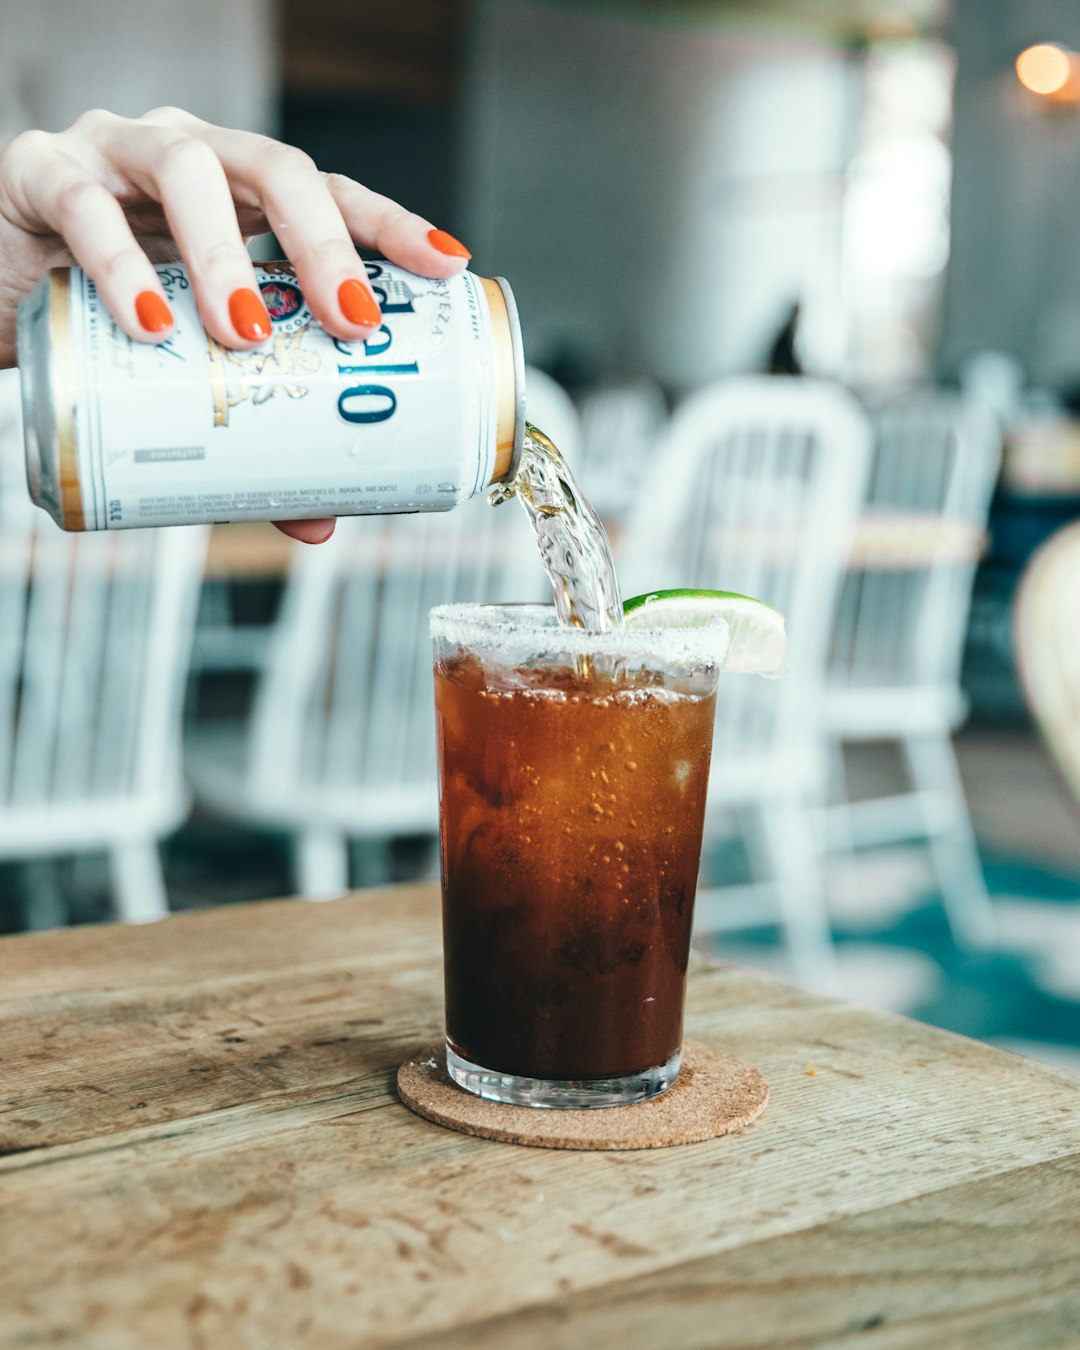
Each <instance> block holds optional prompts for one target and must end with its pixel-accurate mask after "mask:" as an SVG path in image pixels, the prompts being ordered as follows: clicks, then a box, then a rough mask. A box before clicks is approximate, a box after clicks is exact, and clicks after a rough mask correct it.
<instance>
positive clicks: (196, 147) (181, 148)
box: [157, 136, 221, 178]
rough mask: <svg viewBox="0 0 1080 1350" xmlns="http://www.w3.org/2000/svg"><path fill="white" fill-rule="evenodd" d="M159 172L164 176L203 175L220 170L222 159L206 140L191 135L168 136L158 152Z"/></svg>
mask: <svg viewBox="0 0 1080 1350" xmlns="http://www.w3.org/2000/svg"><path fill="white" fill-rule="evenodd" d="M157 162H158V173H159V176H160V177H162V178H165V177H168V176H170V175H172V174H179V175H182V176H184V177H187V176H188V175H191V176H197V177H201V176H203V175H204V174H207V173H213V172H214V171H215V170H220V167H221V166H220V161H219V160H218V157H217V155H215V154H214V152H213V150H211V149H210V147H209V146H208V145H207V144H206V142H205V141H197V140H195V139H194V138H193V137H191V136H166V137H164V138H163V139H162V142H161V145H160V146H159V147H158V152H157Z"/></svg>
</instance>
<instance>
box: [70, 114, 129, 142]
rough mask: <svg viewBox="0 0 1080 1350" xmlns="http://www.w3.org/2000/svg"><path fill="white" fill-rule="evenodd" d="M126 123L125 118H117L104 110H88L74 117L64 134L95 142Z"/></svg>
mask: <svg viewBox="0 0 1080 1350" xmlns="http://www.w3.org/2000/svg"><path fill="white" fill-rule="evenodd" d="M126 121H127V118H126V117H118V116H117V114H116V113H111V112H109V111H108V109H106V108H90V109H88V110H87V111H86V112H84V113H80V114H79V116H78V117H76V119H75V121H74V122H72V124H71V126H70V127H69V128H68V130H67V132H66V133H65V134H66V135H68V136H75V137H78V138H80V139H81V140H87V141H97V140H100V139H102V138H103V137H105V136H107V135H108V134H109V133H110V132H112V131H114V130H115V129H116V127H118V126H119V125H120V124H121V123H123V122H126Z"/></svg>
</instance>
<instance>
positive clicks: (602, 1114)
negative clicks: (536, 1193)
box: [397, 1041, 769, 1149]
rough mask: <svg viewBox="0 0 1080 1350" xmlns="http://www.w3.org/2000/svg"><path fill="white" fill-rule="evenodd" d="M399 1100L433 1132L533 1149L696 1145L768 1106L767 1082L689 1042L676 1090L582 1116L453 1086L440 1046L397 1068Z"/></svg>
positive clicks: (753, 1071)
mask: <svg viewBox="0 0 1080 1350" xmlns="http://www.w3.org/2000/svg"><path fill="white" fill-rule="evenodd" d="M397 1089H398V1096H400V1098H401V1100H402V1101H403V1102H404V1103H405V1105H406V1106H407V1107H408V1108H409V1110H410V1111H415V1112H416V1114H417V1115H418V1116H424V1117H425V1118H426V1119H427V1120H433V1121H434V1122H435V1124H436V1125H445V1126H446V1128H447V1129H450V1130H458V1131H459V1132H460V1133H461V1134H475V1135H479V1136H480V1138H482V1139H497V1140H499V1141H501V1142H502V1143H507V1144H525V1145H528V1146H529V1147H531V1148H573V1149H635V1148H670V1147H671V1146H672V1145H673V1144H696V1143H700V1142H701V1141H702V1140H703V1139H715V1138H717V1137H718V1136H719V1135H722V1134H732V1133H734V1131H736V1130H741V1129H743V1127H744V1126H746V1125H749V1124H750V1122H751V1121H752V1120H756V1119H757V1117H758V1116H760V1115H761V1113H762V1111H764V1110H765V1107H766V1105H767V1103H768V1100H769V1088H768V1085H767V1083H766V1082H765V1079H764V1078H763V1077H762V1076H761V1074H760V1073H759V1072H758V1071H757V1069H755V1068H754V1067H753V1065H750V1064H746V1063H744V1062H743V1061H742V1060H741V1059H736V1058H735V1056H734V1055H725V1054H724V1053H723V1051H721V1050H714V1049H713V1048H712V1047H711V1046H708V1045H702V1044H701V1043H700V1042H699V1041H687V1042H686V1043H685V1044H684V1046H683V1058H682V1069H681V1071H680V1073H679V1077H678V1078H677V1079H676V1081H675V1086H674V1087H671V1088H669V1089H668V1090H667V1092H665V1093H663V1095H662V1096H659V1097H654V1098H653V1100H652V1101H649V1102H638V1103H636V1104H635V1105H634V1106H611V1107H603V1108H594V1109H591V1110H585V1111H579V1110H573V1111H552V1110H542V1109H538V1108H536V1107H532V1106H507V1105H505V1104H504V1103H502V1102H489V1101H487V1100H486V1099H485V1098H483V1097H477V1096H475V1095H474V1094H473V1093H471V1092H466V1091H465V1089H464V1088H460V1087H458V1085H457V1084H456V1083H455V1082H453V1081H452V1080H451V1078H450V1077H449V1075H448V1074H447V1072H446V1052H445V1049H444V1047H443V1045H442V1044H441V1043H440V1044H439V1045H437V1046H433V1047H432V1048H431V1049H430V1050H428V1051H426V1052H424V1053H422V1054H419V1055H417V1056H416V1058H415V1059H410V1060H409V1061H408V1062H407V1063H405V1064H403V1065H402V1066H401V1068H400V1069H398V1075H397Z"/></svg>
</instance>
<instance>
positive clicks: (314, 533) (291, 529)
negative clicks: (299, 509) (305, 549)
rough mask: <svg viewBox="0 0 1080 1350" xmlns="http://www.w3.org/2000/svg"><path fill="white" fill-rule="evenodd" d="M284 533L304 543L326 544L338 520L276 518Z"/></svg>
mask: <svg viewBox="0 0 1080 1350" xmlns="http://www.w3.org/2000/svg"><path fill="white" fill-rule="evenodd" d="M274 524H275V525H276V526H277V528H278V529H279V530H280V531H281V533H282V534H287V535H288V536H289V537H290V538H291V539H299V541H300V542H301V543H302V544H325V543H326V541H327V540H328V539H329V538H330V536H331V535H332V534H333V533H334V527H335V526H336V525H337V521H336V520H275V521H274Z"/></svg>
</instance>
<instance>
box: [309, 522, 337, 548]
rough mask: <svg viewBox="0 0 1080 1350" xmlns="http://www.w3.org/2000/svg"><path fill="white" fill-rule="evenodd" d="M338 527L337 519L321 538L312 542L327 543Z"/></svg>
mask: <svg viewBox="0 0 1080 1350" xmlns="http://www.w3.org/2000/svg"><path fill="white" fill-rule="evenodd" d="M336 529H337V522H336V521H335V522H334V524H333V525H331V526H330V528H329V529H328V530H327V531H326V533H325V534H324V535H323V537H322V538H321V539H313V540H312V541H311V542H312V543H313V544H325V543H326V541H327V540H328V539H330V538H332V537H333V534H334V531H335V530H336Z"/></svg>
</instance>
